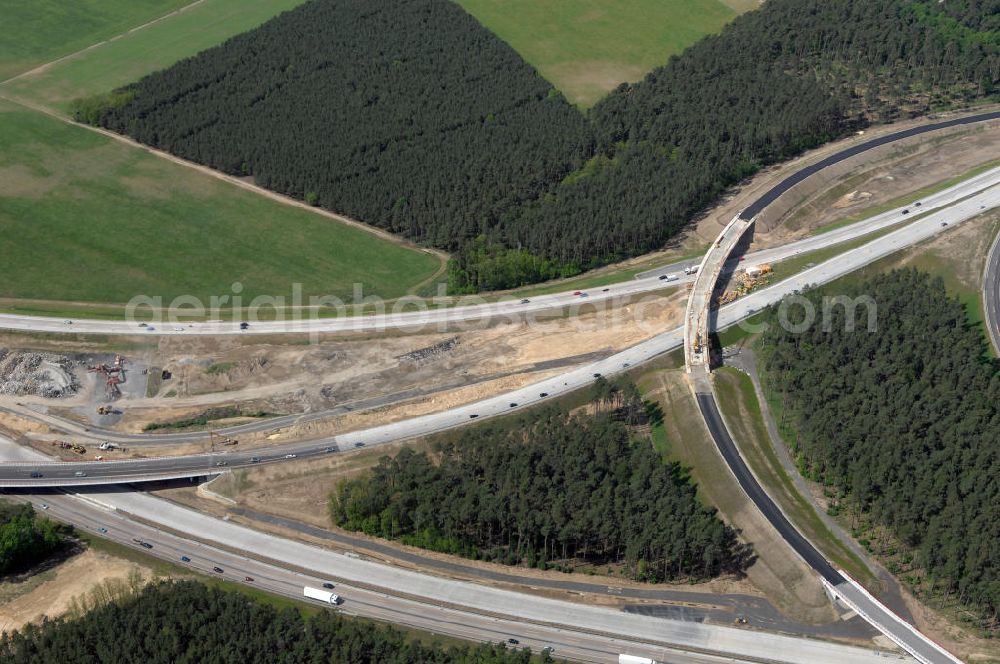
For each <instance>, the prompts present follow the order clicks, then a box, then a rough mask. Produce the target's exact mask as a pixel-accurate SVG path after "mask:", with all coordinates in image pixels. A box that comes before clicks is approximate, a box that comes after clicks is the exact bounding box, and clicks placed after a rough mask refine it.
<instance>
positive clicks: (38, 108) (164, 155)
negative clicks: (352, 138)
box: [0, 0, 450, 272]
mask: <svg viewBox="0 0 1000 664" xmlns="http://www.w3.org/2000/svg"><path fill="white" fill-rule="evenodd" d="M202 1H203V0H199V2H202ZM0 99H2V100H4V101H8V102H10V103H12V104H17V105H18V106H22V107H24V108H26V109H28V110H31V111H35V112H38V113H44V114H45V115H47V116H49V117H51V118H55V119H56V120H59V121H60V122H64V123H66V124H68V125H71V126H74V127H82V128H83V129H87V130H89V131H93V132H95V133H98V134H101V135H103V136H106V137H108V138H111V139H114V140H116V141H118V142H119V143H122V144H124V145H127V146H129V147H131V148H136V149H139V150H143V151H145V152H147V153H149V154H151V155H154V156H156V157H159V158H161V159H165V160H167V161H171V162H173V163H175V164H179V165H180V166H185V167H187V168H190V169H192V170H194V171H197V172H199V173H201V174H203V175H209V176H211V177H213V178H215V179H217V180H221V181H222V182H228V183H229V184H231V185H234V186H236V187H239V188H241V189H244V190H246V191H249V192H252V193H255V194H257V195H259V196H263V197H265V198H269V199H271V200H272V201H275V202H276V203H281V204H283V205H288V206H291V207H297V208H299V209H302V210H306V211H307V212H311V213H313V214H318V215H320V216H323V217H326V218H327V219H331V220H333V221H336V222H338V223H341V224H344V225H346V226H351V227H353V228H355V229H357V230H361V231H365V232H366V233H369V234H370V235H374V236H376V237H378V238H380V239H382V240H387V241H389V242H392V243H394V244H396V245H398V246H401V247H405V248H407V249H412V250H414V251H420V252H423V253H425V254H429V255H431V256H434V257H435V258H437V259H438V260H439V261H440V262H441V263H442V265H443V264H445V263H446V262H447V260H448V259H449V258H450V256H449V255H448V254H447V253H446V252H443V251H441V250H439V249H434V248H431V247H422V246H420V245H418V244H416V243H414V242H412V241H410V240H407V239H405V238H402V237H400V236H397V235H393V234H392V233H390V232H389V231H386V230H383V229H381V228H377V227H375V226H370V225H368V224H366V223H364V222H361V221H358V220H356V219H352V218H350V217H346V216H344V215H342V214H337V213H336V212H331V211H330V210H325V209H323V208H320V207H314V206H312V205H309V204H307V203H305V202H304V201H300V200H298V199H295V198H292V197H291V196H285V195H284V194H279V193H277V192H275V191H271V190H270V189H267V188H265V187H262V186H260V185H258V184H254V183H252V182H247V181H245V180H241V179H240V178H237V177H234V176H232V175H227V174H226V173H223V172H222V171H217V170H215V169H214V168H210V167H208V166H205V165H203V164H199V163H197V162H194V161H190V160H188V159H184V158H183V157H178V156H177V155H173V154H170V153H169V152H167V151H165V150H160V149H158V148H154V147H150V146H148V145H143V144H142V143H139V142H138V141H136V140H133V139H131V138H129V137H128V136H123V135H122V134H117V133H115V132H113V131H110V130H108V129H104V128H102V127H94V126H92V125H88V124H84V123H82V122H77V121H75V120H73V119H72V118H68V117H66V116H65V115H62V114H61V113H58V112H57V111H55V110H53V109H50V108H47V107H45V106H42V105H40V104H36V103H34V102H30V101H28V100H26V99H21V98H18V97H10V96H7V95H4V94H2V93H0ZM442 269H443V268H442V267H439V268H438V271H439V272H440V271H441V270H442Z"/></svg>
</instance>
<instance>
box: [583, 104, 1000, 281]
mask: <svg viewBox="0 0 1000 664" xmlns="http://www.w3.org/2000/svg"><path fill="white" fill-rule="evenodd" d="M998 109H1000V106H983V107H977V108H976V109H975V112H977V113H979V112H982V113H985V112H989V111H992V110H998ZM970 112H971V111H964V112H952V113H942V114H937V115H931V116H927V117H923V118H918V119H914V120H907V121H903V122H898V123H895V124H889V125H879V126H874V127H871V128H869V129H867V130H865V131H864V132H863V133H859V134H856V135H854V136H850V137H848V138H844V139H841V140H838V141H834V142H832V143H828V144H826V145H824V146H822V147H819V148H816V149H814V150H810V151H808V152H806V153H805V154H803V155H802V156H800V157H797V158H795V159H792V160H790V161H787V162H783V163H781V164H778V165H775V166H771V167H768V168H766V169H764V170H762V171H761V172H760V173H758V174H757V175H755V176H754V177H752V178H750V180H748V181H747V182H745V183H743V184H741V185H739V186H738V187H735V188H734V189H733V190H732V191H730V192H728V193H727V194H726V195H725V197H724V198H723V200H722V201H721V202H720V203H719V204H718V205H716V206H714V207H712V208H710V209H708V210H706V211H705V212H704V213H702V214H701V215H699V216H698V217H697V218H696V219H695V220H694V221H693V222H692V224H691V226H690V227H689V228H688V229H687V230H686V231H685V232H684V233H682V235H681V236H680V237H679V238H677V239H676V240H675V241H673V242H671V243H670V246H668V247H667V248H666V249H665V250H664V251H661V252H656V253H652V254H646V255H644V256H639V257H636V258H633V259H630V260H628V261H625V262H623V263H619V264H617V265H615V266H609V267H607V268H602V269H601V270H599V271H595V274H598V273H601V272H611V271H615V270H617V269H622V268H633V267H646V266H649V265H650V264H654V265H655V264H657V263H668V262H672V261H675V260H677V258H678V255H691V254H699V253H702V252H703V251H704V249H705V247H706V245H708V244H710V243H712V242H714V241H715V240H716V238H718V236H719V233H721V232H722V229H723V228H725V226H726V224H728V223H729V222H730V221H731V220H732V218H733V217H734V216H736V214H737V213H738V212H739V211H740V210H742V209H743V208H745V207H747V205H749V203H750V202H751V201H753V200H755V199H756V198H757V197H758V196H760V195H761V194H762V193H764V192H765V191H767V190H768V189H770V188H771V187H773V186H774V185H776V184H778V183H779V182H780V181H781V180H783V179H784V178H786V177H788V176H789V175H791V174H793V173H795V172H796V171H798V170H800V169H802V168H805V167H807V166H809V165H811V164H814V163H816V162H818V161H820V160H822V159H824V158H825V157H828V156H829V155H831V154H833V153H835V152H838V151H840V150H842V149H844V148H847V147H850V146H852V145H856V144H858V143H863V142H865V141H868V140H871V139H873V138H877V137H879V136H882V135H885V134H890V133H893V132H897V131H900V130H904V129H908V128H910V127H916V126H920V125H924V124H930V123H932V122H940V121H942V120H948V119H951V118H953V117H959V116H962V115H969V114H970ZM998 155H1000V120H998V121H991V122H983V123H979V124H976V125H971V126H961V127H953V128H949V129H945V130H940V131H936V132H933V133H931V134H925V135H920V136H915V137H912V138H908V139H904V140H902V141H899V142H896V143H891V144H889V145H886V146H883V147H879V148H875V149H873V150H871V151H868V152H864V153H862V154H861V155H858V156H857V157H854V158H852V159H849V160H846V161H844V162H842V163H840V164H837V165H835V166H832V167H830V168H829V169H826V170H824V171H823V172H822V173H820V174H817V175H814V176H812V177H810V178H809V179H808V180H806V181H805V182H804V183H802V184H801V185H799V186H797V187H796V188H794V189H793V190H792V191H790V192H788V193H787V194H785V195H784V196H783V197H782V198H781V199H780V200H779V201H777V202H775V203H774V204H772V205H771V206H769V207H768V209H767V210H765V212H764V213H762V215H761V216H760V217H759V219H758V223H757V227H756V229H755V233H754V244H753V245H752V249H753V250H757V249H764V248H768V247H775V246H780V245H782V244H785V243H788V242H790V241H793V240H797V239H800V238H802V237H804V236H806V235H810V234H812V233H814V232H815V231H816V230H817V229H820V228H822V227H823V226H826V225H827V224H830V223H833V222H837V221H840V220H843V219H845V218H848V217H852V216H853V215H856V214H859V213H864V212H865V211H866V210H868V209H871V208H877V207H878V206H880V205H885V204H886V203H888V202H890V201H895V200H897V199H900V198H903V199H904V200H905V199H907V198H908V197H910V196H911V195H913V196H916V195H919V194H918V192H920V190H922V189H924V188H927V187H932V186H934V185H938V184H940V183H942V182H946V181H948V180H950V179H952V178H955V177H958V176H961V175H962V174H964V173H966V172H968V171H969V170H971V169H973V168H976V167H978V166H982V165H984V164H989V163H993V162H995V161H997V158H998Z"/></svg>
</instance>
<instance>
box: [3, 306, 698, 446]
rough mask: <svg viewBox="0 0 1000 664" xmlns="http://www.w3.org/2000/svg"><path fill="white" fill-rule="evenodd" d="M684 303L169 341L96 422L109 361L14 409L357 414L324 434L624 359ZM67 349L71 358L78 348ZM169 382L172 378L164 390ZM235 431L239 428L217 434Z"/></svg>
mask: <svg viewBox="0 0 1000 664" xmlns="http://www.w3.org/2000/svg"><path fill="white" fill-rule="evenodd" d="M685 297H686V295H685V292H684V291H682V290H668V291H664V292H663V293H657V294H651V295H650V296H647V297H644V298H643V299H642V300H639V301H627V302H620V303H617V304H616V305H613V306H611V307H609V308H607V309H600V310H594V309H593V308H591V309H590V310H589V312H584V313H581V314H580V315H575V316H573V315H569V316H562V315H559V314H558V313H555V314H549V315H548V317H547V318H542V317H539V318H537V319H531V320H516V321H510V322H504V323H501V324H497V325H477V326H469V329H465V330H462V329H458V330H449V331H445V332H428V333H422V334H410V335H404V334H396V335H376V336H353V337H352V336H339V337H329V338H326V339H324V340H322V341H321V342H320V343H317V344H303V343H302V342H301V340H299V339H296V338H294V337H286V338H274V339H259V338H257V339H255V338H248V337H243V338H241V337H215V338H211V337H198V338H186V339H179V338H173V337H164V338H162V339H160V340H158V341H157V342H156V343H155V344H153V343H150V342H151V340H150V339H144V340H143V341H144V344H143V345H142V346H140V347H138V348H130V347H129V344H128V342H127V341H124V340H123V341H122V345H123V351H122V352H123V355H124V356H125V357H126V358H127V365H126V366H127V368H128V373H127V380H126V382H125V383H124V384H123V385H122V386H121V387H122V390H123V395H122V397H121V398H119V399H117V400H115V401H114V402H113V406H114V408H115V411H116V412H115V413H114V414H112V415H98V414H97V406H99V405H102V404H107V403H109V402H108V400H107V399H106V397H105V394H104V378H103V376H101V375H100V374H95V373H91V372H88V371H87V369H86V366H87V365H91V364H94V363H97V362H98V361H105V362H106V361H109V358H111V357H113V354H110V353H104V354H96V353H95V354H88V355H86V356H76V357H83V359H82V360H78V362H77V366H76V370H75V378H76V380H77V381H78V382H79V385H80V387H79V389H78V391H77V393H76V394H74V395H72V396H69V397H65V398H63V399H60V400H58V401H56V400H54V399H48V398H44V397H40V396H32V395H26V396H20V397H17V398H16V399H13V398H10V399H7V400H6V403H8V404H9V403H10V402H11V401H15V402H16V403H20V404H27V405H28V406H30V407H33V408H35V409H39V408H40V409H41V410H42V411H43V412H47V413H50V414H52V415H58V416H61V417H68V418H70V419H73V420H74V421H77V422H79V423H80V424H81V425H83V426H99V427H101V428H111V429H116V430H120V431H130V432H138V431H142V430H143V428H144V427H145V426H146V425H147V424H149V423H151V422H170V421H175V420H177V419H181V418H185V417H191V416H194V415H197V414H200V413H202V412H204V410H206V409H207V408H210V407H218V406H221V405H230V404H236V405H238V406H239V407H240V409H241V410H242V411H243V412H247V413H249V412H255V411H265V412H269V413H277V414H286V413H288V414H293V413H307V412H316V411H323V410H329V409H331V408H338V407H344V408H347V407H349V408H351V409H356V410H354V412H351V413H348V414H345V415H343V416H341V417H338V418H337V420H336V421H334V422H327V423H323V424H310V425H303V426H302V427H300V428H297V429H296V432H295V433H296V434H298V435H305V434H311V435H326V434H327V433H331V432H336V431H344V430H349V429H350V428H356V427H358V426H362V425H365V424H368V423H381V422H386V421H392V420H394V419H398V418H399V417H404V416H409V415H414V414H420V413H423V412H428V411H429V410H434V409H440V408H443V407H446V406H449V405H457V404H461V403H467V402H470V401H475V400H478V399H482V398H484V397H487V396H490V395H493V394H497V393H499V392H501V391H504V390H508V389H511V388H513V387H517V386H521V385H524V384H527V383H530V382H534V381H537V380H540V379H541V378H542V377H544V376H546V375H550V374H551V373H552V372H553V371H557V370H560V369H562V368H564V367H569V366H573V365H576V364H579V363H581V362H584V361H589V360H591V359H593V358H595V357H600V356H603V355H607V354H610V353H613V352H615V351H618V350H621V349H623V348H625V347H627V346H630V345H633V344H635V343H638V342H640V341H642V340H644V339H646V338H648V337H649V336H652V335H653V334H656V333H659V332H660V331H662V330H664V329H667V328H669V327H671V326H674V325H677V324H679V322H680V320H681V316H682V310H683V306H684V300H685ZM553 339H558V343H553ZM0 340H2V339H0ZM11 341H13V339H11ZM23 341H24V340H23V339H22V342H23ZM64 343H65V346H63V347H64V348H69V347H71V344H72V340H67V341H66V342H64ZM26 345H32V344H26ZM44 347H45V348H46V351H47V352H49V351H50V349H52V348H54V347H55V348H58V346H55V344H54V342H53V343H48V344H45V345H44ZM164 371H166V372H167V373H166V374H163V373H162V372H164ZM143 372H147V373H143ZM161 375H169V378H166V379H162V380H161V378H160V376H161ZM2 378H3V375H2V372H0V379H2ZM373 399H378V400H379V403H378V404H375V405H376V406H378V407H373V405H372V400H373ZM4 404H5V398H4V397H0V405H4ZM365 408H368V409H369V410H365V411H364V412H360V411H361V410H363V409H365ZM227 423H234V421H228V422H227V421H220V422H216V424H215V426H222V425H225V424H227ZM285 433H286V434H287V433H288V432H285ZM288 438H289V436H288V435H284V434H283V435H280V436H279V437H278V438H277V439H280V440H287V439H288ZM271 440H274V439H271ZM240 442H241V444H243V443H244V440H243V439H241V441H240Z"/></svg>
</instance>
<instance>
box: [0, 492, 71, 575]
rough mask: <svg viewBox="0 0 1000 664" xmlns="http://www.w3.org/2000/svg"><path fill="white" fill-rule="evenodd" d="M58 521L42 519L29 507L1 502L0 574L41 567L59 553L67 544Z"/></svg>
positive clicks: (23, 504)
mask: <svg viewBox="0 0 1000 664" xmlns="http://www.w3.org/2000/svg"><path fill="white" fill-rule="evenodd" d="M60 533H61V528H60V526H59V525H58V524H57V523H55V522H54V521H49V520H48V519H38V518H36V516H35V510H34V508H32V506H31V505H30V504H27V503H8V502H4V501H0V574H8V573H10V572H16V571H19V570H22V569H25V568H27V567H29V566H31V565H34V564H37V563H39V562H41V561H42V560H44V559H45V558H46V557H47V556H49V555H51V554H52V553H54V552H56V551H57V550H59V549H60V548H61V547H62V546H63V544H64V540H63V537H62V536H61V534H60Z"/></svg>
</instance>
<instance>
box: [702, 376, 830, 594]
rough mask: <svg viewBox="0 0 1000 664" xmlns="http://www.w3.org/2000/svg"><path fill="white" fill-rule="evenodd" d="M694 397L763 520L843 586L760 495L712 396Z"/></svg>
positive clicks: (770, 503)
mask: <svg viewBox="0 0 1000 664" xmlns="http://www.w3.org/2000/svg"><path fill="white" fill-rule="evenodd" d="M695 396H696V397H697V399H698V408H699V409H700V410H701V415H702V417H703V418H704V419H705V422H706V423H707V424H708V430H709V431H710V432H711V434H712V438H713V439H715V443H716V445H717V446H718V448H719V452H720V453H721V454H722V457H723V458H724V459H725V460H726V465H728V466H729V470H731V471H732V473H733V475H734V476H735V477H736V481H737V482H739V483H740V486H741V487H743V490H744V491H745V492H746V494H747V495H748V496H750V499H751V500H752V501H753V502H754V504H755V505H756V506H757V508H758V509H759V510H760V511H761V513H763V515H764V516H765V517H767V520H768V521H770V522H771V525H772V526H774V529H775V530H777V531H778V534H779V535H781V537H782V539H784V540H785V541H786V542H788V543H789V545H791V547H792V548H793V549H794V550H795V552H796V553H798V554H799V556H801V557H802V559H803V560H805V561H806V563H807V564H808V565H809V566H810V567H812V568H813V569H814V570H816V571H817V572H818V573H819V575H820V576H822V577H823V578H824V579H826V580H827V581H829V582H830V583H832V584H833V585H837V584H838V583H843V582H844V577H842V576H841V575H840V573H839V572H837V570H835V569H834V568H833V566H832V565H830V563H828V562H827V560H826V558H824V557H823V555H822V554H821V553H820V552H819V551H817V550H816V549H815V548H814V547H813V545H812V544H810V543H809V542H808V541H807V540H806V539H805V538H804V537H803V536H802V535H801V534H800V533H799V531H798V530H796V529H795V526H793V525H792V524H791V523H789V521H788V519H786V518H785V515H784V514H783V513H782V512H781V510H780V509H778V506H777V505H775V504H774V501H772V500H771V498H770V496H768V495H767V494H766V493H765V492H764V489H762V488H761V486H760V484H758V483H757V480H756V479H754V476H753V474H752V473H751V472H750V469H749V468H747V465H746V463H744V462H743V457H741V456H740V453H739V451H737V449H736V444H735V443H734V442H733V439H732V437H731V436H730V435H729V431H728V430H727V429H726V425H725V423H724V422H723V421H722V415H721V413H719V406H718V404H716V403H715V397H714V396H712V395H711V394H705V393H698V394H696V395H695Z"/></svg>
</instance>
